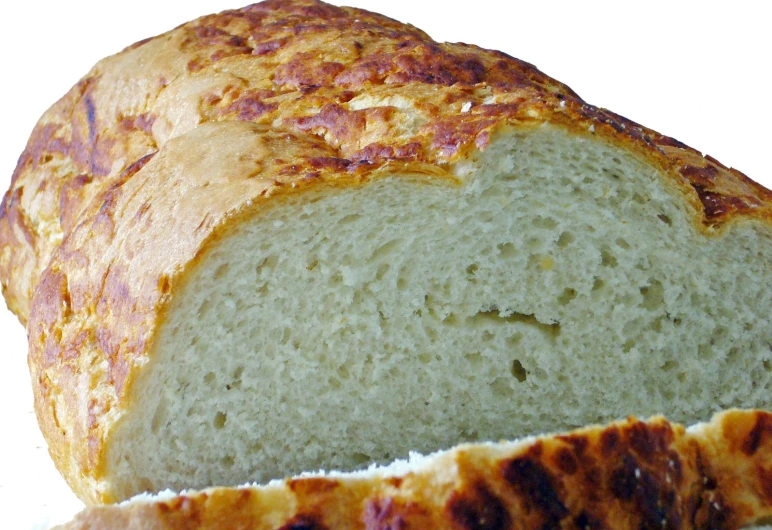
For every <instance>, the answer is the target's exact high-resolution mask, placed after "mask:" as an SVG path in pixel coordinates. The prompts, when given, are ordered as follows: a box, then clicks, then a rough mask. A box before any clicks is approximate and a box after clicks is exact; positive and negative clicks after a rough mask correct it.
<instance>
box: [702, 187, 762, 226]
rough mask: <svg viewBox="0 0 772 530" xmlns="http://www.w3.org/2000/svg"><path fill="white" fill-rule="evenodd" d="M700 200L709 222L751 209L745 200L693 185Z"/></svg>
mask: <svg viewBox="0 0 772 530" xmlns="http://www.w3.org/2000/svg"><path fill="white" fill-rule="evenodd" d="M693 187H694V189H695V191H696V192H697V196H698V197H699V198H700V202H701V203H702V206H703V209H704V211H705V217H706V218H707V220H708V222H711V221H715V220H716V219H717V218H719V217H723V216H725V215H727V214H729V213H736V212H745V211H748V210H750V209H751V206H749V205H748V204H747V203H746V202H745V201H744V200H743V199H741V198H739V197H733V196H731V195H722V194H720V193H716V192H712V191H708V190H707V189H706V188H705V187H703V186H698V185H693Z"/></svg>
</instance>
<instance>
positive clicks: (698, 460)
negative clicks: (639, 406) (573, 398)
mask: <svg viewBox="0 0 772 530" xmlns="http://www.w3.org/2000/svg"><path fill="white" fill-rule="evenodd" d="M770 456H772V415H770V414H768V413H765V412H760V411H729V412H725V413H722V414H719V415H717V416H715V417H714V418H713V420H712V421H711V422H710V423H709V424H706V425H701V426H698V427H697V428H696V429H694V430H691V431H688V432H687V431H686V430H685V429H684V428H683V427H681V426H679V425H676V424H671V423H669V422H667V421H666V420H665V419H663V418H661V417H657V418H653V419H651V420H649V421H647V422H642V421H638V420H635V419H633V418H630V419H628V420H627V421H624V422H618V423H616V424H611V425H608V426H605V427H590V428H586V429H581V430H577V431H574V432H571V433H568V434H565V435H560V436H549V437H543V438H539V439H536V440H532V441H530V442H525V443H521V444H518V445H516V446H512V445H509V446H505V445H499V446H495V445H494V446H485V445H466V446H460V447H458V448H456V449H454V450H452V451H450V452H449V453H446V454H443V455H441V456H438V457H434V458H433V460H432V461H431V462H430V463H429V464H428V465H423V466H421V467H420V469H416V470H413V471H412V472H410V473H406V474H401V475H396V476H392V477H379V476H377V475H375V474H371V475H369V476H366V477H347V478H321V477H308V478H295V479H288V480H285V481H283V482H281V483H275V484H273V485H271V486H268V487H256V488H215V489H210V490H206V491H203V492H192V493H187V494H185V495H180V496H176V497H173V498H171V499H169V500H164V501H154V502H147V501H145V502H142V501H138V502H133V503H130V504H128V505H125V506H100V507H94V508H89V509H87V510H85V511H84V512H82V513H81V514H79V515H78V516H77V517H76V518H75V520H74V521H72V522H71V523H69V524H67V525H64V526H62V527H60V530H80V529H86V528H88V529H93V530H96V529H102V528H104V529H107V528H110V529H119V528H146V529H149V528H153V529H159V530H160V529H169V530H171V529H181V528H185V529H198V530H204V529H229V528H245V529H246V528H249V529H254V530H269V529H270V530H276V529H282V530H287V529H296V530H297V529H300V528H302V529H314V530H322V529H337V530H344V529H351V530H354V529H366V530H375V529H379V530H380V529H389V530H392V529H400V530H409V529H425V528H435V529H449V530H451V529H452V530H508V529H518V530H526V529H542V528H558V527H562V528H582V529H585V528H591V529H601V528H613V529H615V530H624V529H628V528H629V529H640V528H647V529H655V528H656V529H662V528H666V529H671V530H675V529H724V528H725V529H736V528H740V527H741V526H744V525H749V524H753V523H758V522H760V521H762V520H763V519H765V518H768V517H770V516H772V486H770V484H771V483H770V478H772V476H771V475H770V473H772V458H770Z"/></svg>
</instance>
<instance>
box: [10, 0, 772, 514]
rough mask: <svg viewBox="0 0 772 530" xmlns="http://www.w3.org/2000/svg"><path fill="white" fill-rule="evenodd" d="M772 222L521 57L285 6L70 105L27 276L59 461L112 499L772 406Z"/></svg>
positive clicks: (185, 43) (133, 62)
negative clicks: (598, 426)
mask: <svg viewBox="0 0 772 530" xmlns="http://www.w3.org/2000/svg"><path fill="white" fill-rule="evenodd" d="M312 52H313V53H312ZM32 189H35V190H38V191H37V192H36V193H34V194H33V193H31V192H30V191H29V190H32ZM770 204H771V202H770V192H769V191H768V190H766V189H764V188H763V187H761V186H759V185H758V184H756V183H754V182H753V181H751V180H750V179H748V178H747V177H745V176H744V175H742V174H741V173H739V172H737V171H735V170H731V169H728V168H726V167H724V166H722V165H721V164H719V163H718V162H716V161H715V160H713V159H710V158H703V157H702V156H701V155H700V154H699V153H697V152H696V151H694V150H692V149H691V148H688V147H687V146H685V145H683V144H681V143H679V142H677V141H676V140H673V139H672V138H667V137H665V136H662V135H660V134H658V133H656V132H654V131H650V130H648V129H645V128H643V127H641V126H639V125H637V124H634V123H632V122H630V121H628V120H625V119H624V118H622V117H620V116H617V115H615V114H613V113H610V112H608V111H605V110H602V109H598V108H596V107H593V106H591V105H588V104H587V103H585V102H584V101H582V100H581V99H580V98H579V97H578V96H577V95H576V94H575V93H573V91H571V90H570V89H569V88H568V87H566V86H565V85H562V84H561V83H558V82H557V81H554V80H552V79H550V78H549V77H547V76H545V75H544V74H542V73H541V72H539V71H538V70H536V69H535V68H534V67H532V66H531V65H528V64H526V63H522V62H521V61H518V60H516V59H513V58H511V57H508V56H506V55H504V54H501V53H499V52H491V51H486V50H481V49H479V48H476V47H473V46H467V45H459V44H438V43H435V42H433V41H431V40H430V39H429V38H428V37H426V36H425V35H423V34H422V33H421V32H420V31H419V30H416V29H415V28H413V27H411V26H405V25H402V24H399V23H397V22H395V21H392V20H389V19H386V18H385V17H381V16H380V15H374V14H370V13H366V12H362V11H358V10H355V9H351V8H337V7H334V6H329V5H327V4H323V3H320V2H314V1H301V0H298V1H279V2H277V1H269V2H264V3H261V4H256V5H254V6H250V7H248V8H244V9H242V10H238V11H230V12H226V13H222V14H220V15H213V16H210V17H204V18H202V19H199V20H197V21H193V22H191V23H189V24H186V25H183V26H181V27H179V28H177V29H175V30H173V31H171V32H169V33H167V34H164V35H161V36H159V37H156V38H154V39H150V40H149V41H145V42H142V43H138V44H137V45H135V46H132V47H130V48H128V49H127V50H125V51H123V52H121V53H120V54H118V55H116V56H114V57H110V58H107V59H105V60H104V61H102V62H100V63H99V64H98V65H97V66H96V67H95V68H94V70H93V71H92V72H91V73H90V74H89V75H88V76H87V77H86V78H84V80H83V81H82V82H81V83H79V84H78V85H77V86H76V87H75V88H74V89H73V90H72V91H71V92H70V93H69V94H68V95H66V96H65V97H64V98H63V99H62V100H61V101H60V102H58V103H57V104H56V105H55V106H54V107H53V108H52V109H51V110H50V111H49V112H48V113H47V114H46V115H45V116H44V117H43V119H42V120H41V122H40V124H39V125H38V127H37V128H36V130H35V132H34V133H33V136H32V138H31V139H30V143H29V145H28V148H27V150H26V151H25V153H24V154H23V155H22V157H21V158H20V161H19V166H18V168H17V171H16V173H15V174H14V180H13V183H12V186H11V189H10V190H9V191H8V193H6V195H5V198H4V200H3V204H2V207H1V208H0V281H2V285H3V290H4V294H5V296H6V300H7V301H8V304H9V306H10V307H11V308H12V309H14V310H15V311H16V313H17V315H18V316H19V318H20V319H21V320H22V321H27V320H28V332H29V340H30V356H29V361H30V369H31V373H32V380H33V386H34V389H35V406H36V411H37V414H38V418H39V421H40V424H41V428H42V430H43V432H44V434H45V436H46V438H47V440H48V442H49V447H50V451H51V454H52V456H53V458H54V460H55V462H56V464H57V466H58V467H59V469H60V470H61V471H62V473H63V475H64V476H65V478H67V480H68V481H69V483H70V484H71V485H72V487H73V489H74V490H75V491H76V493H77V494H78V495H79V496H80V497H81V498H82V499H84V500H85V501H87V502H90V503H99V502H113V501H117V500H122V499H126V498H128V497H131V496H132V495H134V494H137V493H140V492H143V491H159V490H162V489H165V488H173V489H176V490H180V489H184V488H204V487H208V486H210V485H227V484H236V483H243V482H246V481H249V480H257V481H260V482H263V481H267V480H269V479H272V478H281V477H284V476H288V475H291V474H297V473H300V472H302V471H303V470H308V469H319V468H338V469H343V470H351V469H356V468H360V467H363V466H367V465H368V464H369V463H370V462H373V461H375V462H386V461H389V460H391V459H393V458H398V457H405V456H406V455H407V454H408V452H409V451H411V450H416V451H421V452H430V451H434V450H436V449H439V448H441V447H447V446H450V445H453V444H455V443H458V442H462V441H477V440H489V439H500V438H510V437H512V436H514V435H521V434H526V433H533V432H544V431H552V430H555V429H566V428H573V427H577V426H580V425H585V424H587V423H591V422H603V421H608V420H610V419H613V418H616V417H620V416H624V415H627V414H637V415H641V416H649V415H651V414H654V413H664V414H667V415H668V416H669V417H671V418H672V419H673V420H674V421H681V422H694V421H698V420H700V419H703V418H706V417H708V416H709V415H710V414H711V413H713V412H715V411H717V410H719V409H722V408H728V407H740V406H741V407H760V408H766V407H772V403H771V402H772V399H770V397H769V396H770V384H771V383H772V379H770V370H771V369H772V365H771V364H770V363H772V352H771V351H770V344H772V326H770V324H769V319H768V315H769V308H770V306H772V266H770V263H772V259H771V258H772V245H771V244H770V243H771V241H770V240H771V239H772V226H770V221H769V219H770V216H771V213H770V212H772V208H771V207H770Z"/></svg>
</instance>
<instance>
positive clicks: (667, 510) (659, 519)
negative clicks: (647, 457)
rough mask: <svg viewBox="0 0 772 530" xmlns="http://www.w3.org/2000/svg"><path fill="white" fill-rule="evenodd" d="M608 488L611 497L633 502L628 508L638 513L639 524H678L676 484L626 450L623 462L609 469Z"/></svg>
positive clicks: (662, 526) (678, 512) (669, 525)
mask: <svg viewBox="0 0 772 530" xmlns="http://www.w3.org/2000/svg"><path fill="white" fill-rule="evenodd" d="M609 489H610V491H611V494H612V495H613V497H614V498H616V499H619V500H620V501H623V502H630V503H632V504H633V506H632V507H631V508H632V509H631V512H632V513H635V514H637V515H638V516H639V518H640V527H641V528H651V529H654V528H680V527H681V520H682V515H681V511H680V509H679V502H678V496H677V492H676V489H675V484H674V483H673V482H672V481H670V482H668V481H666V480H663V479H662V477H660V476H658V475H657V474H656V470H654V471H652V470H649V469H647V468H646V467H644V466H643V465H642V463H641V462H639V461H638V460H636V459H635V457H634V456H632V455H631V454H629V453H628V454H625V455H624V456H623V457H622V464H621V465H620V466H619V467H618V468H616V469H615V470H613V471H612V472H611V476H610V480H609Z"/></svg>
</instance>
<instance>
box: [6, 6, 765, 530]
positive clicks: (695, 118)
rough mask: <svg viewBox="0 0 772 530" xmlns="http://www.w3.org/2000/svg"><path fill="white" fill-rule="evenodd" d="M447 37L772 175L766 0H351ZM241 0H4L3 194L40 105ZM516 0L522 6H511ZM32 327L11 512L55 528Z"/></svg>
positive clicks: (10, 415) (13, 339)
mask: <svg viewBox="0 0 772 530" xmlns="http://www.w3.org/2000/svg"><path fill="white" fill-rule="evenodd" d="M334 3H340V4H352V3H356V4H357V5H358V6H359V7H363V8H366V9H370V10H373V11H379V12H382V13H384V14H386V15H389V16H391V17H392V18H396V19H399V20H402V21H409V22H411V23H412V24H414V25H416V26H418V27H420V28H421V29H423V30H425V31H426V32H427V33H429V34H430V35H431V36H432V37H434V38H435V39H436V40H448V41H463V42H469V43H475V44H478V45H480V46H484V47H488V48H496V49H500V50H502V51H505V52H507V53H509V54H511V55H514V56H516V57H518V58H520V59H523V60H526V61H528V62H531V63H534V64H536V65H537V66H538V67H539V68H540V69H541V70H543V71H544V72H546V73H547V74H549V75H552V76H553V77H555V78H557V79H560V80H561V81H563V82H565V83H567V84H568V85H569V86H571V87H572V88H573V89H574V90H575V91H576V92H577V93H579V95H580V96H582V97H583V98H584V99H586V100H587V101H589V102H590V103H596V104H601V105H603V106H604V107H607V108H610V109H613V110H614V111H616V112H618V113H620V114H622V115H624V116H626V117H628V118H630V119H632V120H635V121H638V122H641V123H643V124H645V125H647V126H649V127H651V128H653V129H656V130H658V131H660V132H662V133H665V134H668V135H670V136H673V137H675V138H677V139H679V140H681V141H683V142H685V143H687V144H689V145H692V146H694V147H697V148H699V149H701V150H703V152H707V153H709V154H711V155H712V156H714V157H716V158H718V159H719V160H721V161H722V162H723V163H725V164H727V165H730V166H734V167H736V168H738V169H740V170H741V171H743V172H744V173H746V174H747V175H749V176H750V177H751V178H753V179H754V180H757V181H759V182H761V183H764V184H765V185H767V186H769V187H772V171H770V162H769V150H770V148H771V147H772V146H771V145H770V143H771V142H770V141H771V140H772V133H770V128H769V127H770V124H772V107H771V106H770V102H769V100H770V86H772V85H771V83H770V82H771V81H772V67H770V62H769V57H768V54H769V51H770V50H772V33H770V32H769V31H768V28H767V26H766V24H767V22H768V17H767V16H766V6H765V3H764V2H741V1H737V2H730V3H718V2H716V3H706V2H674V1H672V0H671V1H668V2H665V1H651V2H645V3H637V4H635V6H634V4H631V3H627V2H597V1H596V2H561V1H555V0H553V1H552V2H548V3H541V2H510V1H508V0H507V1H495V0H475V1H473V2H470V1H468V0H467V1H464V2H458V1H444V2H421V1H420V0H410V1H404V0H389V1H387V0H381V1H378V0H351V1H347V2H339V1H336V2H334ZM239 5H240V2H239V1H238V0H230V1H223V0H209V1H203V0H190V1H187V2H163V1H162V0H134V1H132V2H120V3H114V2H96V1H83V0H72V1H70V2H34V3H33V2H13V3H8V4H6V5H4V6H3V12H2V20H3V22H4V24H3V26H4V27H3V32H0V49H2V50H3V61H2V81H1V82H0V101H1V102H2V106H3V107H2V108H3V111H2V112H3V114H2V115H3V120H2V122H0V189H1V190H0V193H2V191H4V190H5V189H6V188H7V187H8V183H9V181H10V176H11V173H12V171H13V168H14V166H15V163H16V159H17V157H18V156H19V154H20V153H21V151H22V150H23V148H24V145H25V143H26V140H27V137H28V136H29V133H30V132H31V130H32V127H33V126H34V124H35V122H36V120H37V119H38V117H39V116H40V115H41V114H42V113H43V112H44V111H45V109H46V108H47V107H48V106H49V105H50V104H52V103H53V102H54V101H55V100H56V99H58V98H59V97H61V96H62V95H63V94H64V93H65V92H66V91H67V90H68V89H69V88H70V87H71V86H72V85H73V84H74V83H75V82H76V81H77V80H78V78H79V77H80V76H82V75H83V74H85V73H86V72H87V71H88V69H89V68H90V67H91V65H92V64H93V63H94V62H96V61H97V60H98V59H100V58H101V57H103V56H104V55H107V54H110V53H113V52H116V51H118V50H120V49H121V48H123V47H124V46H126V45H128V44H130V43H132V42H135V41H137V40H140V39H142V38H144V37H147V36H149V35H154V34H157V33H160V32H162V31H165V30H167V29H170V28H172V27H174V26H176V25H178V24H180V23H182V22H185V21H187V20H189V19H191V18H195V17H196V16H198V15H203V14H206V13H210V12H214V11H219V10H222V9H225V8H228V7H239ZM512 5H516V6H517V9H515V8H512V7H509V8H508V7H506V6H512ZM25 352H26V338H25V335H24V331H23V329H22V328H21V326H20V325H19V324H18V322H17V321H16V319H15V317H13V316H12V315H11V314H10V313H9V312H7V311H3V310H0V353H2V359H3V361H2V362H3V364H2V367H0V403H1V404H2V411H3V415H2V422H3V427H4V428H3V431H2V432H3V436H2V444H3V446H2V450H1V451H0V512H1V513H2V514H3V521H4V522H3V524H2V526H4V527H12V528H20V529H24V528H47V527H49V526H50V525H51V524H52V523H55V522H61V521H64V520H66V519H68V518H69V517H70V516H71V515H72V514H73V513H74V512H76V511H77V510H78V509H79V508H80V504H79V502H78V501H77V499H75V497H74V496H73V495H72V493H70V492H69V490H68V488H67V486H66V485H65V484H64V481H63V480H62V479H61V478H60V477H59V475H58V473H57V472H56V470H55V469H54V467H53V465H52V464H51V462H50V459H49V457H48V455H47V452H46V449H45V443H44V441H43V439H42V437H41V435H40V433H39V431H38V430H37V426H36V424H35V421H34V415H33V414H32V394H31V392H30V390H29V388H28V386H29V383H28V377H27V371H26V364H25V361H26V358H25Z"/></svg>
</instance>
